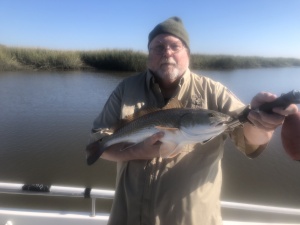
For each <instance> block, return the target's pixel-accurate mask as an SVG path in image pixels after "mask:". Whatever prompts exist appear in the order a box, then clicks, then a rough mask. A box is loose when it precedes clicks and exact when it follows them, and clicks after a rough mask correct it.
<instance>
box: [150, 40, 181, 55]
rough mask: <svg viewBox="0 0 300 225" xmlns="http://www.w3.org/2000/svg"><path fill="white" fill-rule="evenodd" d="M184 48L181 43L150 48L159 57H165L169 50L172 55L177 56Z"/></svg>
mask: <svg viewBox="0 0 300 225" xmlns="http://www.w3.org/2000/svg"><path fill="white" fill-rule="evenodd" d="M184 48H185V45H184V44H182V43H181V42H174V43H170V44H163V43H161V44H157V45H154V46H153V47H150V50H152V51H153V52H154V53H155V54H157V55H163V54H164V53H165V52H166V51H167V50H170V51H171V53H172V54H175V53H177V52H180V51H181V50H182V49H184Z"/></svg>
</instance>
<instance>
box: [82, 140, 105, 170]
mask: <svg viewBox="0 0 300 225" xmlns="http://www.w3.org/2000/svg"><path fill="white" fill-rule="evenodd" d="M101 141H102V139H100V140H99V141H95V142H92V143H90V144H88V145H87V146H86V148H85V152H86V162H87V164H88V165H89V166H90V165H92V164H94V163H95V162H96V161H97V160H98V159H99V158H100V156H101V155H102V153H103V152H104V150H105V148H104V147H103V145H102V144H101V143H100V142H101Z"/></svg>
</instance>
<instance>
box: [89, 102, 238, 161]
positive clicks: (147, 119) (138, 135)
mask: <svg viewBox="0 0 300 225" xmlns="http://www.w3.org/2000/svg"><path fill="white" fill-rule="evenodd" d="M231 120H232V117H231V116H229V115H226V114H223V113H221V112H217V111H214V110H208V109H201V108H199V109H195V108H183V107H182V105H181V103H180V102H179V101H178V100H172V101H170V103H169V104H167V105H166V106H165V107H164V108H162V109H156V108H152V109H151V108H149V109H147V110H141V111H138V112H137V113H135V114H133V115H131V116H128V117H127V118H126V119H125V120H124V121H122V122H121V125H119V126H118V127H117V128H113V129H112V130H111V133H112V134H111V135H107V136H104V137H103V138H102V139H100V140H98V141H96V142H93V143H91V144H89V145H87V147H86V153H87V164H88V165H92V164H93V163H94V162H96V161H97V160H98V158H99V157H100V156H101V155H102V153H103V152H104V151H105V149H106V148H108V147H110V146H111V145H114V144H117V143H123V142H127V143H131V144H132V145H135V144H137V143H140V142H142V141H144V140H145V139H146V138H148V137H150V136H152V135H153V134H155V133H157V132H160V131H162V132H164V136H163V138H162V139H161V140H160V142H162V144H163V145H165V146H170V149H171V151H170V152H167V153H166V152H165V153H164V154H165V155H164V157H165V158H168V157H172V156H174V155H176V154H178V153H179V152H180V150H181V149H182V148H183V147H184V146H185V145H187V144H192V143H205V142H208V141H210V140H212V139H213V138H214V137H216V136H218V135H219V134H221V133H223V132H224V131H225V130H227V129H228V125H227V124H228V123H229V122H230V121H231ZM123 151H126V149H123Z"/></svg>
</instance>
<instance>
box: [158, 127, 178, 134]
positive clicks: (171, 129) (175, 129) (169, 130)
mask: <svg viewBox="0 0 300 225" xmlns="http://www.w3.org/2000/svg"><path fill="white" fill-rule="evenodd" d="M155 128H156V129H157V130H160V131H168V132H172V133H174V132H176V131H178V130H179V129H178V128H176V127H162V126H155Z"/></svg>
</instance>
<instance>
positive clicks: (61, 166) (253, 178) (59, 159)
mask: <svg viewBox="0 0 300 225" xmlns="http://www.w3.org/2000/svg"><path fill="white" fill-rule="evenodd" d="M198 72H199V73H202V74H204V75H206V76H209V77H212V78H213V79H215V80H217V81H220V82H222V83H223V84H225V85H226V86H227V87H228V88H230V89H231V90H232V91H233V92H234V93H235V94H236V95H237V96H239V97H240V99H241V100H242V101H244V102H245V103H249V102H250V101H251V98H252V97H253V96H254V95H255V94H256V93H257V92H259V91H270V92H273V93H277V94H281V93H283V92H288V91H290V90H292V89H299V86H300V76H299V74H300V68H281V69H251V70H233V71H198ZM124 75H128V74H120V75H119V76H117V75H115V74H111V73H96V72H82V71H81V72H8V73H2V74H0V109H1V111H0V124H1V126H0V182H13V183H27V184H36V183H39V184H47V185H61V186H75V187H92V188H106V189H113V188H114V185H115V171H116V169H115V164H114V163H111V162H107V161H103V160H100V161H98V162H97V163H96V164H95V165H93V166H91V167H88V166H87V165H86V162H85V153H84V148H85V145H86V143H87V139H88V134H89V131H90V129H91V126H92V121H93V120H94V119H95V117H96V116H97V115H98V113H99V112H100V110H101V108H102V107H103V105H104V103H105V101H106V99H107V98H108V95H109V94H110V93H111V91H112V90H113V89H114V88H115V87H116V85H117V84H118V83H119V82H120V80H121V79H122V78H123V76H124ZM279 135H280V129H278V130H277V131H276V133H275V137H274V138H273V139H272V141H271V143H270V145H269V147H268V149H267V150H266V151H265V152H263V154H262V155H261V156H260V157H259V158H257V159H255V160H250V159H248V158H246V157H245V156H244V155H242V154H241V153H240V152H238V151H237V150H235V149H234V147H233V146H232V144H231V143H230V141H229V142H228V143H227V145H226V149H225V155H224V159H223V169H224V174H223V177H224V178H223V191H222V200H224V201H236V202H247V203H254V204H263V205H275V206H276V205H277V206H283V207H284V206H285V207H294V208H300V195H299V193H300V179H299V175H300V162H295V161H293V160H291V159H290V158H289V157H288V156H287V154H286V153H285V152H284V150H283V148H282V145H281V141H280V138H279ZM110 206H111V201H109V200H99V201H97V209H98V210H99V211H107V212H108V211H109V209H110ZM0 207H9V208H10V207H11V208H14V207H18V208H33V209H40V208H43V209H55V210H63V211H71V210H74V211H88V210H90V202H89V200H86V199H72V198H71V199H70V198H68V199H66V198H58V197H57V198H56V197H55V198H47V201H45V198H42V197H39V196H34V197H28V196H12V195H4V194H2V195H0ZM229 214H230V213H228V215H229Z"/></svg>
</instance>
